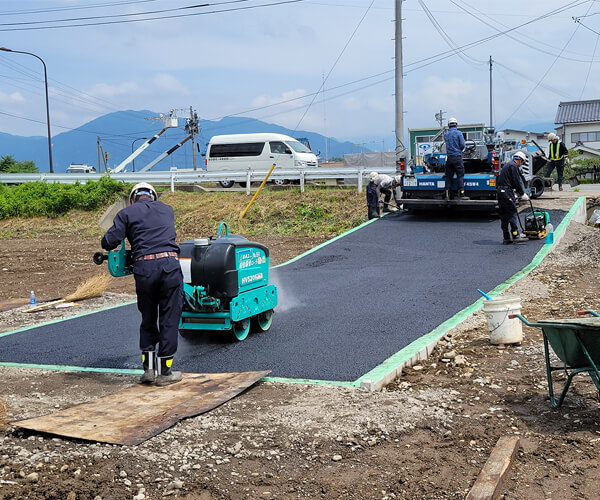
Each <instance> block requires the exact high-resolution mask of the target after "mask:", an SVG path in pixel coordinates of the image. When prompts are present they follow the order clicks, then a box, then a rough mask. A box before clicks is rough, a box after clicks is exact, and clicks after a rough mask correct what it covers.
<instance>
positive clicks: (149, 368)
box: [140, 351, 156, 384]
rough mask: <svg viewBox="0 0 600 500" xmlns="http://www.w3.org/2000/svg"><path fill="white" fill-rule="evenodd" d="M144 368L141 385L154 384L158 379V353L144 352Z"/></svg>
mask: <svg viewBox="0 0 600 500" xmlns="http://www.w3.org/2000/svg"><path fill="white" fill-rule="evenodd" d="M142 367H143V368H144V374H143V375H142V376H141V377H140V384H153V383H154V381H155V379H156V353H155V352H154V351H142Z"/></svg>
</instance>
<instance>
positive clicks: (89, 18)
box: [0, 0, 249, 26]
mask: <svg viewBox="0 0 600 500" xmlns="http://www.w3.org/2000/svg"><path fill="white" fill-rule="evenodd" d="M248 1H249V0H229V1H225V2H217V3H212V4H210V3H203V4H195V5H187V6H183V7H173V8H171V9H161V10H151V11H146V12H131V13H129V14H110V15H105V16H87V17H72V18H67V19H49V20H44V21H23V22H18V23H0V26H23V25H35V24H45V23H67V22H72V21H92V20H94V19H114V18H118V17H132V16H148V15H151V14H164V13H165V12H175V11H179V10H187V9H200V8H205V7H210V6H212V5H225V4H230V3H241V2H248Z"/></svg>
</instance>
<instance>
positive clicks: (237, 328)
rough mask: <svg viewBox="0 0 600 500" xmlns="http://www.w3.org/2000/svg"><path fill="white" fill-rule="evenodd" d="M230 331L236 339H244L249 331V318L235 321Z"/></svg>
mask: <svg viewBox="0 0 600 500" xmlns="http://www.w3.org/2000/svg"><path fill="white" fill-rule="evenodd" d="M231 333H232V334H233V336H234V338H235V339H236V340H244V339H245V338H246V337H247V336H248V333H250V318H247V319H243V320H242V321H236V322H235V323H234V324H233V328H232V329H231Z"/></svg>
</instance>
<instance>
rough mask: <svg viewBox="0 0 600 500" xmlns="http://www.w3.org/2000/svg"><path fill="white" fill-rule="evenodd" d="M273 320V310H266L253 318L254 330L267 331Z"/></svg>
mask: <svg viewBox="0 0 600 500" xmlns="http://www.w3.org/2000/svg"><path fill="white" fill-rule="evenodd" d="M272 322H273V310H272V309H271V310H270V311H265V312H263V313H260V314H258V315H256V316H254V317H253V318H252V325H253V330H254V331H255V332H266V331H267V330H268V329H269V328H271V323H272Z"/></svg>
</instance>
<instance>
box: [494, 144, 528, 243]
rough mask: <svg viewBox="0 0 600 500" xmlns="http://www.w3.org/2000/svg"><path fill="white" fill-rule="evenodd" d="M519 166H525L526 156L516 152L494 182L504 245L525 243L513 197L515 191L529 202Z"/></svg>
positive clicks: (525, 238) (515, 199) (525, 239)
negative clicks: (520, 231)
mask: <svg viewBox="0 0 600 500" xmlns="http://www.w3.org/2000/svg"><path fill="white" fill-rule="evenodd" d="M521 165H527V156H525V153H523V152H521V151H518V152H517V153H515V154H514V156H513V158H512V160H511V161H509V162H508V163H507V164H506V165H504V166H503V167H502V169H501V170H500V174H499V175H498V178H497V180H496V183H497V186H496V193H497V195H498V208H499V210H500V227H501V228H502V235H503V238H504V239H503V241H502V243H503V244H504V245H508V244H510V243H523V242H525V241H527V237H526V236H525V235H524V234H520V233H519V226H518V224H519V220H518V218H519V212H518V210H517V198H516V197H515V191H516V192H517V193H518V194H519V196H520V198H521V199H522V200H524V201H527V200H529V196H527V195H526V194H525V190H524V187H523V183H522V181H521V175H520V173H519V172H520V169H521ZM509 225H510V232H509Z"/></svg>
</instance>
